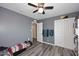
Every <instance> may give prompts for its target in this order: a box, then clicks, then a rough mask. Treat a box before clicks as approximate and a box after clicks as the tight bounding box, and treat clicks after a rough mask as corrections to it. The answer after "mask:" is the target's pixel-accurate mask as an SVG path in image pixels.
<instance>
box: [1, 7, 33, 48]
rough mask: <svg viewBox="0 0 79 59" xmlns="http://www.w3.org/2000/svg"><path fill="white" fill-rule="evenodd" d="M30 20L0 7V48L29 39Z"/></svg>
mask: <svg viewBox="0 0 79 59" xmlns="http://www.w3.org/2000/svg"><path fill="white" fill-rule="evenodd" d="M32 20H33V19H32V18H29V17H27V16H24V15H21V14H18V13H16V12H13V11H10V10H8V9H5V8H2V7H0V46H7V47H9V46H12V45H15V44H18V43H21V42H24V41H27V39H28V37H29V38H30V39H31V25H32Z"/></svg>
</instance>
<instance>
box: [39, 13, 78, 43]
mask: <svg viewBox="0 0 79 59" xmlns="http://www.w3.org/2000/svg"><path fill="white" fill-rule="evenodd" d="M65 15H67V16H68V17H69V18H71V17H77V16H79V12H75V13H70V14H65ZM60 16H61V15H60ZM60 16H56V17H51V18H47V19H41V20H38V22H43V29H54V21H55V20H58V19H60ZM43 39H44V41H45V42H49V43H54V37H43Z"/></svg>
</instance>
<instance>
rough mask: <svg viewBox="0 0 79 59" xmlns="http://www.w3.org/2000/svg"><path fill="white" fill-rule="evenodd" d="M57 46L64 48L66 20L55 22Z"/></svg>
mask: <svg viewBox="0 0 79 59" xmlns="http://www.w3.org/2000/svg"><path fill="white" fill-rule="evenodd" d="M54 34H55V36H54V38H55V40H54V41H55V45H57V46H60V47H64V20H56V21H55V22H54Z"/></svg>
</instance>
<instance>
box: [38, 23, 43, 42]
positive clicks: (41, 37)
mask: <svg viewBox="0 0 79 59" xmlns="http://www.w3.org/2000/svg"><path fill="white" fill-rule="evenodd" d="M42 30H43V23H37V41H39V42H43V35H42Z"/></svg>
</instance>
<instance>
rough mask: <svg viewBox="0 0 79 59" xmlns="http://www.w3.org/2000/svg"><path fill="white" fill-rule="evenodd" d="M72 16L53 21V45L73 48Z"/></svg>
mask: <svg viewBox="0 0 79 59" xmlns="http://www.w3.org/2000/svg"><path fill="white" fill-rule="evenodd" d="M73 23H74V18H67V19H60V20H56V21H55V26H54V33H55V45H57V46H61V47H64V48H68V49H72V50H73V49H74V46H75V45H74V28H73Z"/></svg>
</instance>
